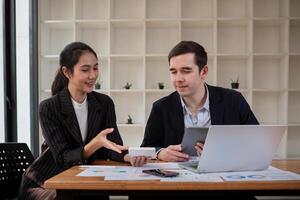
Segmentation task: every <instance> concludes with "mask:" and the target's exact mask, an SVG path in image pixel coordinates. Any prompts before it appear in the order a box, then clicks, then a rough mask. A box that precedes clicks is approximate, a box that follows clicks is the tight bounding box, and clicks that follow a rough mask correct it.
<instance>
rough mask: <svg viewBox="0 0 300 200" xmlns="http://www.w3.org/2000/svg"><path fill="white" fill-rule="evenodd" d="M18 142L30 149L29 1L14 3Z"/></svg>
mask: <svg viewBox="0 0 300 200" xmlns="http://www.w3.org/2000/svg"><path fill="white" fill-rule="evenodd" d="M16 47H17V48H16V57H17V60H16V63H17V70H16V71H17V109H18V113H17V126H18V128H17V129H18V142H25V143H27V145H28V146H29V147H30V145H31V141H30V112H31V110H30V79H29V78H30V77H29V70H30V68H29V0H17V1H16Z"/></svg>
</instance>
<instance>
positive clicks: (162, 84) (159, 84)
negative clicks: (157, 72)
mask: <svg viewBox="0 0 300 200" xmlns="http://www.w3.org/2000/svg"><path fill="white" fill-rule="evenodd" d="M158 88H159V89H160V90H162V89H164V88H165V84H164V82H158Z"/></svg>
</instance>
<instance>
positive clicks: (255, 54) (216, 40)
mask: <svg viewBox="0 0 300 200" xmlns="http://www.w3.org/2000/svg"><path fill="white" fill-rule="evenodd" d="M1 2H2V4H1V5H2V9H1V12H3V13H2V15H1V16H7V15H6V14H7V12H8V10H7V9H5V7H4V6H3V5H5V3H8V2H13V3H10V4H13V5H11V6H12V7H14V8H15V9H11V10H10V12H9V13H10V15H12V16H15V18H14V17H12V16H11V18H13V19H11V18H10V20H15V23H11V26H10V28H11V29H13V26H14V24H15V30H14V33H15V34H14V35H13V34H12V35H10V37H11V38H10V41H9V42H10V43H9V44H7V42H8V41H7V38H8V36H9V34H4V35H1V39H0V49H1V50H3V52H2V53H0V62H1V64H0V65H1V70H0V82H1V87H0V142H4V141H17V142H26V143H27V144H28V145H29V146H30V147H31V149H32V151H33V152H34V154H35V156H37V155H38V153H39V147H40V144H41V143H42V142H43V137H42V135H41V130H40V129H39V125H38V114H37V111H38V103H39V102H40V101H41V100H43V99H45V98H47V97H50V96H51V93H50V86H51V82H52V80H53V78H54V74H55V71H56V70H57V68H58V55H59V53H60V51H61V50H62V48H63V47H64V46H65V45H66V44H68V43H69V42H72V41H82V42H86V43H88V44H89V45H90V46H92V47H93V48H94V49H95V50H96V52H97V53H98V56H99V59H100V73H101V76H100V78H99V82H100V83H101V88H100V89H96V91H98V92H101V93H104V94H107V95H109V96H111V97H112V99H113V101H114V103H115V106H116V114H117V122H118V127H119V130H120V133H121V135H122V138H123V141H124V143H125V144H126V145H128V146H139V145H140V143H141V141H142V138H143V133H144V128H145V124H146V122H147V118H148V116H149V113H150V111H151V106H152V103H153V102H154V101H155V100H157V99H159V98H161V97H163V96H165V95H168V94H169V93H171V92H173V91H174V90H173V88H172V85H171V83H170V78H169V71H168V61H167V55H168V52H169V50H170V49H171V48H172V47H173V46H174V45H175V44H176V43H178V42H179V41H181V40H194V41H196V42H198V43H200V44H202V45H203V46H204V47H205V48H206V50H207V52H208V57H209V59H208V66H209V75H208V77H207V83H208V84H211V85H217V86H221V87H227V88H229V87H230V83H231V79H232V80H236V79H238V80H239V83H240V87H239V89H238V91H240V92H241V93H242V94H243V96H244V97H245V98H246V100H247V101H248V103H249V104H250V106H251V108H252V109H253V111H254V113H255V115H256V116H257V118H258V120H259V121H260V123H261V124H287V125H288V131H287V133H286V134H285V136H284V138H283V139H282V142H281V144H280V146H279V148H278V150H277V153H276V155H275V157H279V158H300V145H299V144H300V103H299V102H300V79H299V76H300V1H299V0H40V1H37V0H16V1H5V0H1ZM0 23H2V24H0V28H1V29H2V30H1V31H0V34H3V31H5V30H4V29H3V27H5V24H6V25H7V23H8V21H7V17H4V18H2V19H1V21H0ZM5 33H7V31H5ZM10 45H12V46H13V47H15V48H12V49H10V53H7V52H6V50H7V48H8V47H9V46H10ZM10 47H11V46H10ZM12 50H14V51H12ZM11 52H15V53H11ZM8 54H9V55H8ZM8 61H10V62H8ZM9 69H10V70H9ZM12 69H13V70H12ZM8 75H9V76H8ZM127 82H128V83H130V84H132V87H131V88H130V89H129V90H126V89H124V88H123V87H124V86H125V84H126V83H127ZM159 82H163V83H164V85H165V87H164V89H159V88H158V83H159ZM8 94H9V95H11V94H13V95H11V96H9V98H7V96H8ZM11 98H12V100H11ZM8 100H10V103H7V102H8ZM12 102H13V103H12ZM128 115H130V116H131V118H132V120H133V124H127V120H128Z"/></svg>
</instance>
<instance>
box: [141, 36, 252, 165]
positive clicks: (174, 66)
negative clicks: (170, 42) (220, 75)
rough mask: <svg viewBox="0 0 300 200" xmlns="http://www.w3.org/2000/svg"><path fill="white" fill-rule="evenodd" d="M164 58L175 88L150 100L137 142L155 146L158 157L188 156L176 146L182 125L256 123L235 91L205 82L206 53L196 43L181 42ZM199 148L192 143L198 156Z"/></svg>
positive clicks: (248, 108) (206, 71)
mask: <svg viewBox="0 0 300 200" xmlns="http://www.w3.org/2000/svg"><path fill="white" fill-rule="evenodd" d="M168 60H169V65H170V74H171V82H172V84H173V86H174V88H175V90H176V91H175V92H173V93H172V94H170V95H169V96H166V97H163V98H161V99H159V100H158V101H156V102H154V104H153V107H152V111H151V114H150V116H149V119H148V122H147V125H146V129H145V135H144V139H143V142H142V145H141V146H143V147H156V152H157V158H158V159H160V160H163V161H172V162H174V161H186V160H188V159H189V157H188V155H187V154H185V153H183V152H182V151H181V150H182V148H181V145H180V143H181V141H182V138H183V134H184V127H191V126H196V127H208V126H210V125H235V124H258V121H257V119H256V118H255V116H254V114H253V112H252V111H251V109H250V107H249V105H248V103H247V102H246V100H245V99H244V98H243V96H242V95H241V94H240V93H239V92H237V91H234V90H231V89H225V88H221V87H214V86H210V85H208V84H206V83H205V78H206V76H207V74H208V66H207V53H206V52H205V49H204V48H203V47H202V46H201V45H200V44H198V43H196V42H193V41H182V42H180V43H178V44H177V45H176V46H175V47H174V48H173V49H172V50H171V51H170V53H169V56H168ZM202 147H203V144H201V143H197V144H196V146H195V148H196V151H197V153H198V155H200V154H201V151H202Z"/></svg>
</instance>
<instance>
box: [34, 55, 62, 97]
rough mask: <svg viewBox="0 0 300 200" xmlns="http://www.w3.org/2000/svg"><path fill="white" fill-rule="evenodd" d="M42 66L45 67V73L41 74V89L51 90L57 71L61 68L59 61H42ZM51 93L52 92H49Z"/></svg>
mask: <svg viewBox="0 0 300 200" xmlns="http://www.w3.org/2000/svg"><path fill="white" fill-rule="evenodd" d="M41 65H42V66H44V71H43V73H40V82H39V85H40V89H41V90H46V89H48V88H51V85H52V82H53V80H54V77H55V74H56V71H57V69H58V68H59V62H58V59H51V58H50V59H48V58H47V59H41ZM49 92H50V90H49Z"/></svg>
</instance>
